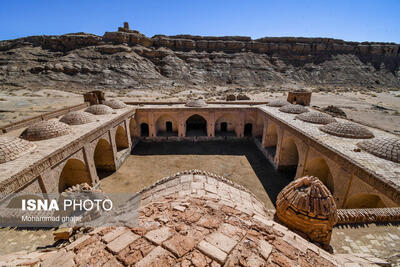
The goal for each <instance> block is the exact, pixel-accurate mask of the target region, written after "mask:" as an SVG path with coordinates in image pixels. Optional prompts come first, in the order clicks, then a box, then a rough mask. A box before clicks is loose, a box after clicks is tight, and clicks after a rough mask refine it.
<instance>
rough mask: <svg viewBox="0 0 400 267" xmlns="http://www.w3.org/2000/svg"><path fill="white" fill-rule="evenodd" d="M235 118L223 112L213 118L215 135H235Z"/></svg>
mask: <svg viewBox="0 0 400 267" xmlns="http://www.w3.org/2000/svg"><path fill="white" fill-rule="evenodd" d="M235 130H236V120H235V117H234V116H233V115H232V114H223V115H221V116H219V117H218V119H216V120H215V133H214V134H215V136H235V135H236V133H235Z"/></svg>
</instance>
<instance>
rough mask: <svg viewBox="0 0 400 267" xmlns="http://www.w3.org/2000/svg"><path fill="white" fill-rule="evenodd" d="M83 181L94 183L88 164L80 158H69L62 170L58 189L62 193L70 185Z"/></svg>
mask: <svg viewBox="0 0 400 267" xmlns="http://www.w3.org/2000/svg"><path fill="white" fill-rule="evenodd" d="M82 183H87V184H89V185H92V181H91V179H90V175H89V171H88V169H87V167H86V165H85V164H84V163H83V162H82V161H80V160H78V159H69V160H68V161H67V163H66V164H65V165H64V168H63V169H62V171H61V175H60V179H59V182H58V191H59V192H60V193H61V192H64V190H65V189H67V188H68V187H71V186H73V185H77V184H82Z"/></svg>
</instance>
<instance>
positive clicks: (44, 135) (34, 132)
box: [20, 120, 71, 141]
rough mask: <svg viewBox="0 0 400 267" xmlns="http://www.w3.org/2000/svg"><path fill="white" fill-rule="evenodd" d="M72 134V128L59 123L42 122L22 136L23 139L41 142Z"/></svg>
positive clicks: (28, 129) (34, 125)
mask: <svg viewBox="0 0 400 267" xmlns="http://www.w3.org/2000/svg"><path fill="white" fill-rule="evenodd" d="M69 133H71V128H70V127H69V126H68V125H67V124H65V123H63V122H59V121H54V120H52V121H41V122H38V123H35V124H33V125H31V126H29V127H28V128H27V129H26V130H25V131H23V133H22V134H21V136H20V137H21V138H23V139H25V140H29V141H40V140H46V139H51V138H55V137H58V136H62V135H67V134H69Z"/></svg>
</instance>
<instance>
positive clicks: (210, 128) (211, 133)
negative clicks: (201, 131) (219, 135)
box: [206, 111, 215, 137]
mask: <svg viewBox="0 0 400 267" xmlns="http://www.w3.org/2000/svg"><path fill="white" fill-rule="evenodd" d="M206 120H207V136H208V137H215V113H214V111H209V112H208V116H207V118H206Z"/></svg>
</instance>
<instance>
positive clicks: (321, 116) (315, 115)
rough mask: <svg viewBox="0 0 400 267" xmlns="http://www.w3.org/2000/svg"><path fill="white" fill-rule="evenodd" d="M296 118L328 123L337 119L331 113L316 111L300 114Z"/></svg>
mask: <svg viewBox="0 0 400 267" xmlns="http://www.w3.org/2000/svg"><path fill="white" fill-rule="evenodd" d="M296 118H298V119H300V120H302V121H305V122H310V123H316V124H328V123H332V122H335V121H336V120H335V119H334V118H333V117H332V116H331V115H329V114H326V113H322V112H316V111H312V112H305V113H302V114H299V115H297V116H296Z"/></svg>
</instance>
